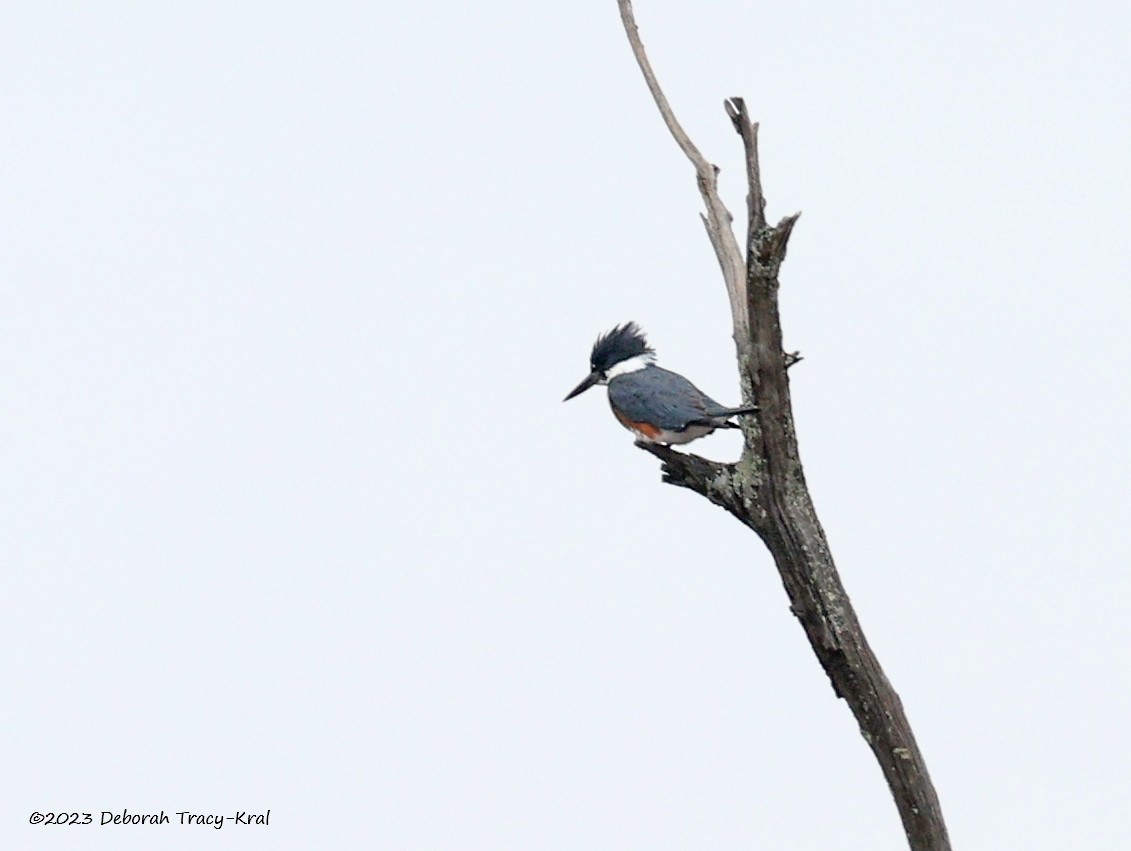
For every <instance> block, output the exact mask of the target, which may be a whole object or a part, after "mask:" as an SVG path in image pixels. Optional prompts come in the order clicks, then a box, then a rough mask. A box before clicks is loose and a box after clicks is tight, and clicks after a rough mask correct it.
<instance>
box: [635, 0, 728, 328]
mask: <svg viewBox="0 0 1131 851" xmlns="http://www.w3.org/2000/svg"><path fill="white" fill-rule="evenodd" d="M617 5H618V6H619V7H620V18H621V21H622V23H623V24H624V31H625V33H626V34H627V35H628V42H629V44H630V45H631V46H632V53H633V55H634V56H635V57H636V63H637V64H638V65H639V66H640V71H641V73H642V74H643V75H644V82H645V83H647V84H648V91H649V92H651V93H652V99H653V100H654V101H655V102H656V106H657V107H658V108H659V110H660V116H661V117H662V118H663V119H664V124H666V125H667V128H668V130H669V131H670V132H671V134H672V136H673V138H675V141H676V144H677V145H679V147H680V150H682V151H683V152H684V154H686V155H687V158H688V159H689V160H691V164H692V165H693V166H695V174H696V178H697V180H696V182H697V184H698V186H699V194H700V195H701V196H702V197H703V203H704V204H705V205H706V207H707V215H706V217H705V224H706V226H707V234H708V236H709V237H710V239H711V246H712V247H713V248H714V249H715V256H716V257H717V258H718V261H719V267H720V268H721V269H722V272H723V278H724V280H725V281H726V286H727V294H728V296H729V297H730V303H731V310H732V312H733V313H734V315H735V316H745V315H746V311H745V309H744V305H745V304H746V260H745V258H744V257H743V256H742V250H741V249H740V248H739V246H738V241H737V240H736V239H735V237H734V231H733V230H731V226H730V223H731V219H732V216H731V214H730V212H729V211H728V210H727V208H726V205H724V204H723V202H722V199H721V198H719V191H718V178H717V171H718V170H717V169H716V168H715V167H714V166H713V165H711V163H709V162H708V161H707V159H706V158H705V157H704V156H703V154H702V153H700V151H699V149H698V148H697V147H695V144H694V143H693V142H692V141H691V139H690V138H689V137H688V135H687V133H686V132H684V129H683V127H682V126H681V125H680V123H679V121H678V120H677V119H676V117H675V113H674V112H673V111H672V108H671V105H670V104H668V99H667V97H665V96H664V92H663V90H662V89H661V88H660V84H659V82H658V81H657V80H656V75H655V73H654V72H653V71H652V64H651V63H650V62H649V61H648V54H646V53H645V52H644V44H643V42H642V41H641V40H640V32H639V30H638V29H637V27H636V18H635V16H634V15H633V13H632V2H631V0H617ZM746 337H747V335H746V334H745V333H743V334H741V335H740V337H739V338H736V340H735V343H736V344H737V345H739V346H741V345H742V343H740V342H739V339H746Z"/></svg>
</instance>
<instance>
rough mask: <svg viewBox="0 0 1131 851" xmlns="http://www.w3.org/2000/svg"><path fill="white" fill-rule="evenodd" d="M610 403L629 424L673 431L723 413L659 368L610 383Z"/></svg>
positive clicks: (703, 395) (680, 379)
mask: <svg viewBox="0 0 1131 851" xmlns="http://www.w3.org/2000/svg"><path fill="white" fill-rule="evenodd" d="M609 403H610V404H611V405H612V406H613V407H614V408H616V409H617V410H618V411H620V412H621V414H622V415H623V416H624V417H625V418H626V419H628V420H631V421H632V422H646V423H650V424H651V425H655V426H659V427H660V428H663V429H669V430H672V431H681V430H682V429H685V428H687V427H688V426H689V425H692V424H695V423H703V422H706V421H708V420H712V419H714V418H716V417H718V416H719V415H720V413H721V412H723V411H725V410H726V409H725V408H723V406H722V405H720V404H719V403H718V402H716V401H715V400H714V399H712V398H711V397H710V396H708V395H707V394H706V393H704V392H703V391H701V390H700V389H699V388H698V387H696V386H695V385H694V384H692V383H691V382H690V381H688V380H687V379H686V378H684V377H683V376H682V375H678V374H676V373H674V372H669V371H668V370H666V369H662V368H661V367H658V366H650V367H647V368H646V369H642V370H639V371H637V372H630V373H627V374H625V375H618V376H617V377H616V378H614V379H613V380H612V381H610V382H609Z"/></svg>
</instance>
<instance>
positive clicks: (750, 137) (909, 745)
mask: <svg viewBox="0 0 1131 851" xmlns="http://www.w3.org/2000/svg"><path fill="white" fill-rule="evenodd" d="M618 5H619V6H620V14H621V20H622V21H623V23H624V28H625V32H626V33H627V35H628V40H629V43H630V44H631V45H632V52H633V54H634V55H635V56H636V61H637V63H638V64H639V65H640V70H641V71H642V72H643V74H644V79H645V81H646V82H647V84H648V89H649V91H650V92H651V93H652V97H653V99H654V100H655V101H656V105H657V106H658V107H659V110H660V115H661V116H662V117H663V119H664V123H665V124H666V125H667V127H668V129H669V130H670V131H671V134H672V136H674V137H675V140H676V142H677V143H678V144H679V146H680V148H681V149H682V150H683V152H684V153H685V154H686V155H687V158H688V159H689V160H691V163H692V165H694V166H695V174H696V182H697V184H698V186H699V193H700V195H702V197H703V202H704V204H705V205H706V208H707V212H706V215H704V216H703V221H704V224H705V225H706V228H707V234H708V236H709V237H710V241H711V245H712V247H713V248H714V250H715V255H716V256H717V258H718V261H719V266H720V267H721V268H722V271H723V278H724V279H725V281H726V287H727V293H728V295H729V297H730V305H731V313H732V316H733V320H734V342H735V348H736V350H737V357H738V366H739V377H740V382H741V385H742V392H743V399H744V402H745V404H753V403H754V402H755V400H756V402H757V405H758V411H757V413H756V414H755V415H754V416H749V417H743V432H744V435H745V447H744V449H743V452H742V457H741V459H740V460H739V461H738V463H736V464H720V463H717V462H714V461H708V460H706V459H704V458H700V457H698V456H696V455H690V454H684V453H681V452H676V451H675V450H673V449H670V448H668V447H663V446H651V445H646V446H644V447H643V448H645V449H646V450H648V451H649V452H651V453H652V454H653V455H655V456H657V457H658V458H659V459H660V460H661V461H662V462H663V466H662V471H663V475H664V481H665V482H667V483H669V484H673V485H677V486H679V487H684V488H688V489H690V490H693V491H695V492H696V493H699V494H701V495H702V496H705V497H706V498H707V499H709V500H710V501H711V502H713V503H715V504H716V505H719V506H721V507H723V508H725V509H726V510H727V511H729V512H730V513H731V514H733V515H734V516H735V517H737V518H738V519H739V520H741V521H742V522H743V523H745V524H746V525H747V526H749V527H750V528H751V529H753V530H754V531H755V532H756V533H757V534H758V536H759V537H760V538H761V539H762V541H763V542H764V543H765V545H766V547H767V549H769V551H770V553H771V555H772V556H773V558H774V563H775V564H776V566H777V569H778V572H779V574H780V575H781V579H782V584H783V585H784V586H785V590H786V593H787V594H788V596H789V601H790V609H791V611H792V612H793V613H794V614H795V616H796V617H797V618H798V620H800V621H801V625H802V627H803V628H804V630H805V634H806V636H807V637H808V639H809V643H810V645H811V646H812V648H813V651H814V653H815V654H816V655H817V658H818V660H819V661H820V663H821V665H822V667H823V668H824V670H825V673H826V674H828V677H829V680H830V681H831V683H832V686H833V690H834V691H835V693H836V694H837V696H838V697H841V698H844V700H845V702H846V703H848V705H849V708H850V709H851V710H852V714H853V715H854V716H855V718H856V721H857V723H858V724H859V726H860V733H861V735H863V737H864V740H865V741H866V742H867V743H868V745H869V747H871V749H872V752H873V754H874V755H875V757H876V759H877V760H878V761H879V763H880V767H881V769H882V770H883V773H884V777H885V778H886V779H887V782H888V787H889V788H890V790H891V793H892V797H893V798H894V799H895V804H896V807H897V808H898V810H899V814H900V817H901V818H902V820H903V828H904V831H905V832H906V834H907V839H908V843H909V846H910V848H911V849H913V851H949V849H950V840H949V839H948V837H947V831H946V825H945V823H944V821H943V816H942V810H941V808H940V806H939V801H938V797H937V795H936V794H935V789H934V786H933V785H932V783H931V779H930V776H929V775H928V773H927V766H926V763H925V762H924V760H923V756H922V754H921V753H920V752H919V747H918V745H917V744H916V743H915V737H914V735H913V734H912V731H911V725H910V724H909V723H908V721H907V716H906V714H905V713H904V711H903V705H902V703H901V702H900V699H899V695H897V694H896V692H895V689H893V688H892V685H891V683H890V682H889V681H888V679H887V677H886V676H885V675H884V672H883V669H882V668H881V667H880V663H879V661H878V660H877V659H876V656H875V654H874V653H873V652H872V650H871V648H870V647H869V646H868V642H867V640H866V639H865V637H864V632H863V630H862V629H861V627H860V623H859V621H858V620H857V618H856V612H855V611H854V610H853V608H852V604H851V602H850V601H849V599H848V595H847V594H846V593H845V590H844V586H843V585H842V584H841V581H840V576H839V574H838V573H837V570H836V566H835V564H834V563H833V557H832V553H831V552H830V551H829V546H828V542H827V541H826V539H825V533H824V530H823V529H822V528H821V524H820V522H819V521H818V519H817V513H816V510H815V509H814V507H813V500H812V498H811V496H810V494H809V489H808V487H807V485H806V484H805V476H804V473H803V471H802V467H801V456H800V453H799V451H798V447H797V434H796V431H795V430H794V424H793V407H792V403H791V401H790V394H789V376H788V374H787V372H786V370H787V369H788V368H789V367H790V366H792V365H793V364H794V363H796V362H797V360H799V359H800V356H799V355H797V354H796V353H786V352H785V350H784V349H783V347H782V331H781V321H780V317H779V313H778V286H779V283H778V272H779V270H780V268H781V264H782V262H783V261H784V260H785V253H786V247H787V245H788V243H789V237H790V234H791V233H792V232H793V226H794V225H795V224H796V222H797V218H798V215H800V214H797V213H795V214H793V215H791V216H786V217H785V218H783V219H782V220H781V221H780V222H778V224H777V225H774V226H772V227H771V226H769V225H768V224H767V222H766V216H765V207H766V200H765V196H764V195H763V193H762V181H761V174H760V171H759V165H758V125H757V124H754V123H752V122H751V121H750V119H749V116H748V114H747V111H746V105H745V103H744V102H743V101H742V99H741V98H731V99H730V100H728V101H726V103H725V107H726V113H727V116H728V117H729V118H730V120H731V123H732V124H733V125H734V128H735V130H736V131H737V133H738V134H739V136H740V137H741V138H742V144H743V148H744V150H745V154H746V178H747V185H748V190H749V192H748V195H747V217H748V220H749V221H748V227H747V236H746V250H745V257H743V254H742V252H741V251H740V249H739V247H738V243H737V241H736V239H735V237H734V232H733V231H732V229H731V216H730V213H729V212H727V209H726V207H725V206H724V205H723V203H722V201H721V200H720V198H719V195H718V182H717V175H718V169H717V168H715V166H713V165H712V164H711V163H709V162H708V161H707V160H706V159H705V158H704V156H703V155H702V153H700V151H699V149H698V148H697V147H695V145H694V144H693V143H692V142H691V140H690V138H689V137H688V136H687V134H686V132H684V130H683V128H682V127H681V126H680V124H679V122H678V121H677V120H676V118H675V114H674V113H673V112H672V109H671V106H670V105H669V104H668V101H667V98H666V97H665V96H664V93H663V91H662V90H661V89H660V84H659V83H658V82H657V80H656V76H655V74H654V72H653V71H652V67H651V64H650V63H649V62H648V57H647V55H646V54H645V52H644V45H643V43H642V42H641V40H640V34H639V32H638V31H637V28H636V22H635V19H634V17H633V12H632V3H631V1H630V0H618Z"/></svg>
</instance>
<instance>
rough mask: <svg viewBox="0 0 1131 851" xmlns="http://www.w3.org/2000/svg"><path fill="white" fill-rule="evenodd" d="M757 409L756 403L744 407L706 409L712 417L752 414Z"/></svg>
mask: <svg viewBox="0 0 1131 851" xmlns="http://www.w3.org/2000/svg"><path fill="white" fill-rule="evenodd" d="M757 410H758V406H757V405H747V406H746V407H744V408H718V409H717V410H714V411H708V412H707V413H709V414H710V415H711V416H712V417H727V418H728V419H729V418H730V417H740V416H742V415H743V414H752V413H754V412H755V411H757Z"/></svg>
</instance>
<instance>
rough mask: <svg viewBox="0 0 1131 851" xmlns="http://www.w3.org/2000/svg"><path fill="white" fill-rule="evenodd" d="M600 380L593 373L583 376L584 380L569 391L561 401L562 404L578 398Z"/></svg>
mask: <svg viewBox="0 0 1131 851" xmlns="http://www.w3.org/2000/svg"><path fill="white" fill-rule="evenodd" d="M600 380H601V376H600V375H598V374H597V373H595V372H591V373H589V374H588V375H587V376H585V380H584V381H582V382H581V383H580V384H578V385H577V386H576V387H574V388H573V389H572V390H570V391H569V395H568V396H566V397H565V398H564V399H562V401H563V402H568V401H569V400H570V399H572V398H573V397H574V396H579V395H581V394H582V393H584V392H585V391H586V390H588V389H589V388H590V387H592V386H593V385H594V384H596V383H597V382H599V381H600Z"/></svg>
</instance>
